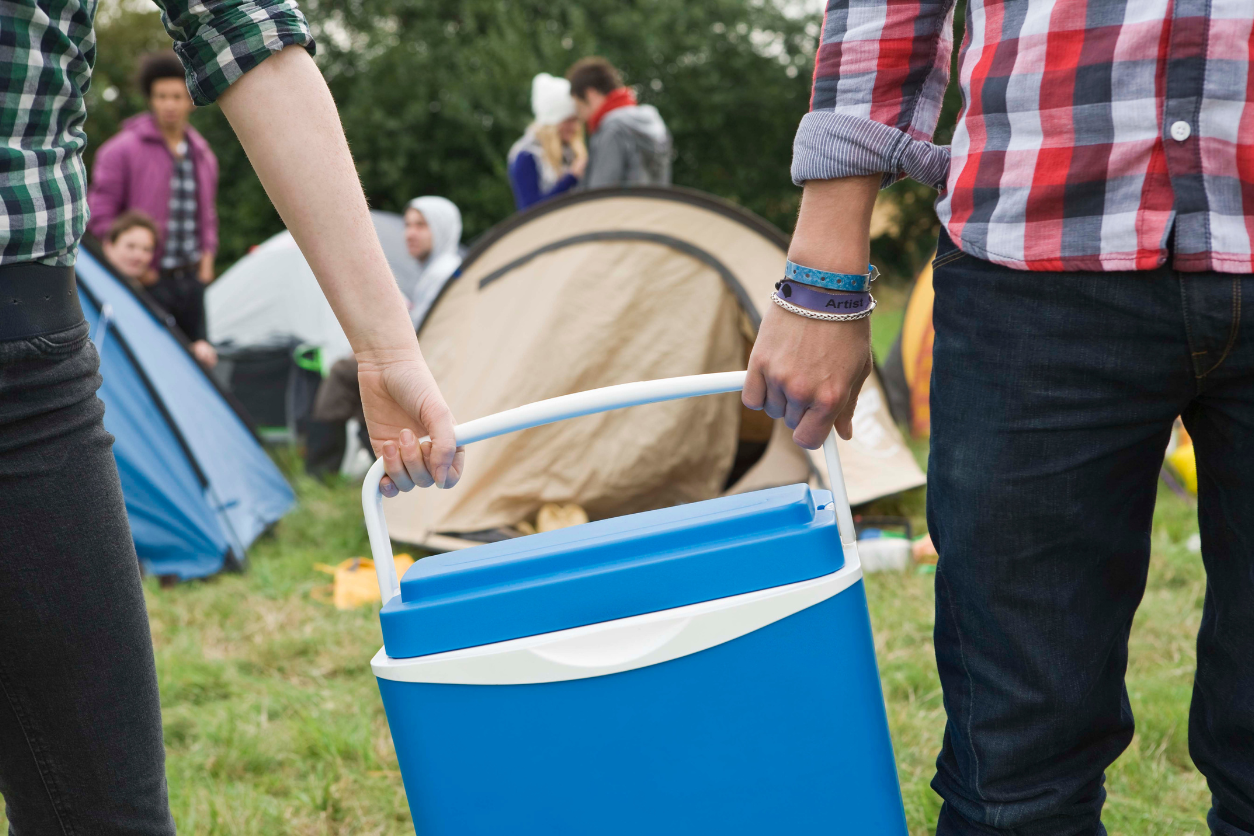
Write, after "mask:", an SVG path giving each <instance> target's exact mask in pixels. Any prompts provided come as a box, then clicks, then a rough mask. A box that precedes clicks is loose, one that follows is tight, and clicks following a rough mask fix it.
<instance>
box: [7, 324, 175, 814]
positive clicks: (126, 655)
mask: <svg viewBox="0 0 1254 836" xmlns="http://www.w3.org/2000/svg"><path fill="white" fill-rule="evenodd" d="M98 367H99V360H98V358H97V356H96V350H95V347H94V346H92V344H91V343H90V342H88V340H87V324H86V323H85V322H84V323H82V324H81V325H78V326H75V327H73V328H71V329H70V330H68V331H63V332H61V333H58V334H53V335H51V336H46V337H37V338H34V339H29V340H15V341H9V342H0V529H2V533H3V535H2V536H0V544H2V546H0V795H3V796H4V800H5V804H6V808H7V814H8V818H9V828H10V829H9V833H10V834H13V836H44V834H67V835H68V834H74V835H75V836H86V835H87V834H92V836H103V835H104V834H128V836H149V834H171V833H173V832H174V822H173V821H172V819H171V818H170V810H169V805H168V803H167V801H166V783H165V751H164V748H163V746H162V739H161V706H160V703H159V702H158V699H157V673H156V668H155V666H154V664H153V655H152V638H151V635H150V633H149V631H148V617H147V613H146V612H145V610H144V596H143V592H142V590H141V588H140V582H139V564H138V562H137V561H136V558H135V547H134V545H133V544H132V542H131V534H130V528H129V526H128V524H127V519H126V510H125V508H124V507H123V504H122V489H121V485H120V483H119V482H118V472H117V466H116V465H115V464H114V461H113V453H112V450H111V445H112V443H113V437H112V436H111V435H109V433H108V432H106V431H105V429H104V425H103V424H102V423H101V416H102V415H103V414H104V405H103V404H102V403H101V402H100V400H99V399H98V398H97V397H96V389H97V388H98V387H99V385H100V375H99V374H98V373H97V368H98Z"/></svg>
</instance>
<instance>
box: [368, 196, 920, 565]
mask: <svg viewBox="0 0 1254 836" xmlns="http://www.w3.org/2000/svg"><path fill="white" fill-rule="evenodd" d="M787 244H788V241H787V238H786V237H785V236H784V235H783V234H782V233H781V232H780V231H779V230H777V229H776V228H775V227H773V226H771V225H770V224H768V223H767V222H766V221H764V220H762V219H761V218H759V217H757V216H756V215H753V214H751V213H749V212H747V211H745V210H744V209H741V208H739V207H737V206H734V205H732V204H730V203H727V202H725V201H723V200H720V199H717V198H714V197H711V196H709V195H705V194H702V193H699V192H694V191H689V190H684V189H651V188H635V189H625V190H617V189H615V190H596V191H589V192H577V193H575V194H571V195H567V196H565V197H562V198H558V199H556V200H552V201H548V202H546V203H542V204H540V205H539V206H537V207H535V208H534V209H532V210H531V211H529V212H526V213H524V214H521V215H517V216H515V217H513V218H511V219H509V220H507V221H505V222H504V223H502V224H500V225H498V226H497V227H495V228H493V229H492V230H490V231H489V232H488V233H487V234H485V235H484V236H483V238H482V239H481V240H480V241H479V242H477V243H476V244H475V246H474V247H473V248H472V249H471V251H470V252H469V253H467V255H466V258H465V261H464V262H463V265H462V273H461V275H460V277H459V278H457V279H455V280H454V281H452V282H451V283H449V285H448V286H447V287H446V288H445V290H444V292H443V294H442V295H441V296H440V298H439V299H438V300H437V302H436V303H435V305H434V306H433V308H432V310H431V313H430V315H429V316H428V317H427V319H426V320H425V322H424V323H423V324H422V326H421V330H420V331H419V341H420V343H421V345H422V350H423V353H424V355H426V358H427V360H428V362H429V363H430V364H431V367H432V370H433V371H434V373H435V376H436V379H437V380H438V381H439V382H440V386H441V388H442V390H443V391H444V394H445V396H446V397H447V398H448V401H449V404H450V406H451V407H452V409H453V414H454V415H455V416H456V417H457V419H458V420H460V421H466V420H469V419H471V418H478V417H480V416H483V415H488V414H490V413H494V412H499V411H501V410H504V409H509V408H511V407H515V406H520V405H522V404H526V403H530V402H533V401H538V400H541V399H544V398H552V397H556V396H558V395H565V394H569V393H571V392H577V391H582V390H585V389H593V388H597V387H601V386H610V385H613V384H616V383H627V382H630V381H636V380H649V379H654V378H662V377H675V376H678V375H690V374H702V373H708V372H723V371H733V370H737V369H743V368H745V364H746V361H747V359H748V354H749V350H750V348H751V345H752V340H753V338H754V335H755V334H756V332H757V326H758V323H759V321H760V319H761V315H762V311H763V305H768V304H770V301H769V298H768V297H769V296H770V294H771V292H772V290H773V287H774V284H775V282H776V281H777V280H778V278H779V277H780V276H781V275H782V274H783V270H784V259H785V250H786V247H787ZM840 452H841V458H842V460H843V462H844V467H845V479H846V481H847V483H848V490H849V498H850V500H851V501H852V502H854V503H855V504H856V503H861V502H867V501H869V500H872V499H876V498H878V497H881V496H885V495H888V494H892V493H896V492H898V491H901V490H905V489H907V488H913V487H916V486H918V485H921V484H923V482H924V476H923V473H922V472H921V471H920V470H919V467H918V465H917V464H916V463H915V461H914V458H913V457H912V456H911V454H910V451H909V450H908V449H907V448H906V446H905V444H904V443H903V441H902V438H901V435H900V434H899V432H898V430H897V427H896V426H895V425H894V424H893V422H892V419H891V418H890V417H889V414H888V409H887V405H886V403H885V400H884V396H883V390H882V389H881V387H880V384H879V382H878V380H875V379H872V380H870V381H868V382H867V384H866V386H865V387H864V388H863V390H862V396H861V399H860V400H859V403H858V409H857V412H856V414H855V417H854V437H853V440H852V441H850V442H847V443H845V442H842V444H841V447H840ZM817 455H818V456H819V458H813V457H811V456H807V454H806V452H805V451H803V450H801V449H800V448H798V447H797V446H796V445H794V444H793V443H792V439H791V433H790V432H789V430H788V429H787V428H786V427H785V426H784V424H783V422H782V421H777V422H772V421H771V420H770V419H769V418H766V417H765V416H764V415H763V414H762V413H755V412H750V411H749V410H745V409H743V408H742V407H741V405H740V399H739V395H737V394H729V395H718V396H710V397H705V398H695V399H690V400H686V401H673V402H670V403H662V404H652V405H649V406H640V407H634V408H632V409H627V410H621V411H618V412H612V413H607V414H602V415H589V416H585V417H582V418H578V419H574V420H571V421H565V422H562V423H559V424H553V425H549V426H545V427H537V428H535V429H531V430H527V431H525V432H521V433H515V434H513V435H509V436H504V437H501V438H496V439H492V440H490V441H485V442H482V443H479V444H476V445H475V446H474V447H473V448H472V449H471V450H470V455H469V457H468V462H467V467H466V471H465V474H464V475H463V477H462V480H461V483H460V484H459V485H458V487H457V488H456V489H455V490H452V491H448V492H444V491H436V490H428V491H411V492H410V493H407V494H402V495H401V496H400V497H399V498H398V499H395V500H393V501H391V502H388V503H385V507H386V509H387V520H388V530H389V531H390V532H391V534H392V536H393V537H394V538H396V539H397V540H402V541H405V542H409V543H415V544H418V545H422V546H427V547H430V548H435V549H444V548H455V547H457V546H460V545H470V543H468V542H467V541H466V540H465V539H463V538H462V537H460V536H458V535H466V534H470V533H472V532H483V531H489V530H493V529H498V528H507V527H512V526H516V525H517V524H519V523H520V522H523V521H528V520H534V519H535V516H536V513H537V510H538V509H539V508H540V506H541V505H542V504H544V503H548V502H556V503H572V502H573V503H577V504H579V505H581V506H583V508H585V509H586V510H587V512H588V515H589V516H590V517H591V518H592V519H600V518H605V517H612V516H617V515H620V514H627V513H633V512H637V511H644V510H649V509H652V508H659V507H664V506H668V505H675V504H679V503H685V502H694V501H697V500H702V499H709V498H712V497H715V496H718V495H720V494H723V493H739V492H744V491H750V490H757V489H759V488H764V487H770V486H775V485H784V484H789V483H793V482H803V481H807V480H810V479H812V478H817V477H816V476H815V474H816V473H821V472H822V471H823V469H822V467H821V466H820V465H821V453H819V454H817Z"/></svg>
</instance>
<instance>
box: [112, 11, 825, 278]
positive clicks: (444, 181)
mask: <svg viewBox="0 0 1254 836" xmlns="http://www.w3.org/2000/svg"><path fill="white" fill-rule="evenodd" d="M109 2H110V0H105V3H103V4H102V9H103V8H104V7H105V6H107V5H109ZM112 2H113V3H114V4H117V3H119V2H121V0H112ZM128 2H129V0H128ZM301 5H302V8H303V9H304V10H305V13H306V15H307V16H308V18H309V20H310V21H311V23H312V25H313V26H314V28H315V34H316V37H317V40H318V53H319V54H318V62H319V65H320V66H321V68H322V70H323V72H324V74H325V75H326V77H327V80H328V82H329V83H330V85H331V90H332V92H333V93H334V95H335V97H336V100H337V102H338V104H339V107H340V111H341V113H342V115H343V119H344V126H345V130H346V132H347V134H348V139H349V143H350V144H351V145H352V148H353V154H354V157H355V158H356V160H357V163H358V170H359V171H360V173H361V178H362V182H363V184H364V186H365V188H366V194H367V196H368V197H369V199H370V202H371V205H372V206H375V207H376V208H379V209H387V210H391V211H399V210H400V209H402V208H403V207H404V205H405V202H406V201H408V200H409V199H410V198H411V197H414V196H416V195H420V194H441V195H444V196H446V197H448V198H450V199H451V200H453V201H454V202H456V203H457V204H458V206H460V207H461V209H462V212H463V214H464V217H465V225H466V235H467V239H468V240H469V239H470V238H472V237H473V236H475V235H478V234H480V233H482V232H483V231H484V230H486V229H487V228H488V227H490V226H492V225H493V224H495V223H497V222H498V221H500V220H502V219H504V218H505V217H506V216H508V215H509V214H510V213H511V212H512V211H513V197H512V195H511V193H510V189H509V183H508V180H507V178H506V174H505V167H506V160H505V156H506V153H507V152H508V150H509V147H510V145H511V144H513V142H514V140H515V139H517V138H518V137H519V136H520V135H521V134H522V132H523V130H524V128H525V127H526V126H527V124H528V122H529V121H530V85H531V77H532V76H533V75H534V74H535V73H538V72H550V73H553V74H562V73H564V72H565V70H566V68H567V67H568V66H569V65H570V64H572V63H573V62H574V61H575V60H576V59H577V58H579V57H581V56H583V55H588V54H600V55H605V56H606V57H607V58H609V59H610V60H611V61H613V62H615V63H616V64H617V65H618V66H619V67H620V68H621V69H622V70H623V74H624V76H625V77H626V79H627V82H628V83H629V84H631V85H633V86H635V87H636V89H637V91H638V93H639V95H640V98H641V100H642V101H645V102H648V103H650V104H654V105H656V106H657V107H658V109H659V110H661V112H662V114H663V117H664V118H665V119H666V120H667V123H668V124H669V126H670V128H671V131H672V132H673V133H674V135H675V145H676V148H677V151H678V155H679V156H678V158H677V159H676V161H675V182H676V183H678V184H680V185H686V186H692V187H694V188H698V189H703V190H705V191H709V192H713V193H715V194H719V195H722V196H724V197H727V198H729V199H732V200H735V201H737V202H739V203H741V204H743V205H745V206H747V207H748V208H750V209H752V210H754V211H755V212H758V213H760V214H762V215H764V216H765V217H767V218H768V219H770V220H771V221H773V222H774V223H776V224H778V225H779V226H781V227H782V228H784V229H791V228H792V220H793V215H794V214H795V212H796V206H797V201H798V199H799V197H800V192H799V190H797V189H796V188H795V187H794V186H793V185H792V184H791V182H790V181H789V178H788V165H789V161H790V159H791V147H792V135H793V132H794V131H795V129H796V125H797V122H798V120H799V119H800V118H801V115H802V114H803V113H805V110H806V107H807V104H808V99H809V76H810V69H811V66H812V62H813V54H814V43H815V38H816V36H817V34H818V23H817V20H816V19H815V18H814V17H813V16H809V17H797V16H795V15H788V14H785V13H783V12H781V11H780V10H779V9H778V7H777V6H776V5H774V4H773V3H767V2H763V0H706V2H703V3H700V4H684V3H673V2H667V0H629V1H628V2H624V0H546V1H545V2H542V1H541V0H431V2H416V0H370V2H364V1H363V0H306V2H302V4H301ZM101 24H102V25H101V28H100V31H99V42H100V54H101V63H100V64H99V65H98V66H100V67H101V68H102V69H103V68H104V67H105V66H106V65H107V66H108V68H109V69H108V75H107V77H108V79H109V81H108V84H107V85H105V84H103V83H102V84H101V85H100V86H101V88H103V87H105V86H114V87H116V88H118V89H119V90H123V89H125V90H126V91H128V92H129V91H130V89H131V85H130V79H131V77H133V74H134V69H133V67H134V60H135V56H136V55H137V54H138V53H139V52H141V51H143V50H145V49H147V48H148V47H147V44H148V43H149V42H148V41H144V42H143V44H142V45H141V44H139V43H138V40H139V39H140V32H141V30H142V31H143V32H144V33H147V34H152V33H155V35H153V37H155V38H157V40H158V41H159V42H161V43H164V40H163V37H164V36H161V35H160V25H159V21H158V18H157V16H156V15H155V14H154V15H145V14H144V13H143V12H140V11H134V10H129V7H128V10H127V11H125V12H122V11H119V12H117V13H111V14H108V15H105V14H103V13H102V15H101ZM106 54H107V56H108V57H107V58H106ZM97 81H100V76H98V77H97ZM92 95H93V100H92V102H91V106H92V107H94V108H97V109H100V100H99V99H98V98H97V97H98V96H100V95H101V91H100V90H98V89H97V87H96V85H95V84H93V88H92ZM108 104H110V105H112V106H113V107H112V109H111V110H110V112H109V114H107V115H106V114H102V115H101V118H98V119H95V121H94V122H93V123H92V124H91V126H90V128H89V130H90V132H89V136H90V137H91V140H92V142H93V143H96V142H99V141H100V140H101V139H103V138H106V137H107V136H108V135H109V134H110V133H111V132H112V130H113V129H115V127H116V125H117V123H118V121H119V116H121V115H124V114H125V113H129V112H133V111H134V110H137V109H139V108H140V107H142V101H140V100H138V99H137V98H136V99H128V100H126V101H123V98H122V96H119V97H118V98H117V99H114V100H113V101H112V102H109V103H108ZM193 123H194V124H195V125H196V127H197V128H198V129H199V130H200V131H201V132H202V133H204V134H205V137H206V138H207V139H208V140H209V142H210V143H211V144H212V145H213V148H214V150H215V152H216V153H217V155H218V158H219V160H220V162H221V164H222V181H221V193H220V195H219V199H218V205H219V210H220V215H221V217H222V230H221V237H222V248H221V253H220V258H219V261H220V264H221V265H222V266H225V265H226V264H229V263H230V261H232V260H234V259H235V258H238V257H239V256H240V255H242V254H243V253H244V252H246V251H247V249H248V247H249V246H251V245H253V244H256V243H258V242H260V241H261V240H263V239H264V238H265V237H267V236H268V235H270V234H273V233H274V232H276V231H278V230H280V229H282V225H281V223H280V221H279V219H278V216H277V215H276V214H275V212H274V210H273V209H272V208H271V207H270V204H269V202H268V201H267V200H266V199H265V194H264V192H263V191H262V189H261V185H260V183H259V182H258V181H257V179H256V177H255V176H254V175H253V173H252V169H251V167H250V166H249V164H248V161H247V159H246V158H245V156H244V154H243V151H242V149H240V147H239V144H238V143H237V142H236V141H235V139H234V137H233V135H232V133H231V130H230V126H229V125H228V124H227V123H226V120H225V118H224V117H223V116H222V114H221V111H220V110H218V108H203V109H201V110H199V111H197V113H196V114H195V115H194V116H193Z"/></svg>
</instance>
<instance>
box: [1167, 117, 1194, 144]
mask: <svg viewBox="0 0 1254 836" xmlns="http://www.w3.org/2000/svg"><path fill="white" fill-rule="evenodd" d="M1191 133H1193V129H1192V128H1190V127H1189V123H1188V122H1185V121H1184V120H1181V121H1179V122H1172V123H1171V138H1172V139H1174V140H1175V141H1176V142H1184V141H1185V140H1186V139H1188V138H1189V134H1191Z"/></svg>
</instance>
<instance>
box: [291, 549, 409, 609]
mask: <svg viewBox="0 0 1254 836" xmlns="http://www.w3.org/2000/svg"><path fill="white" fill-rule="evenodd" d="M392 559H393V560H394V561H395V563H396V576H397V577H398V578H399V577H403V576H404V575H405V570H407V569H408V568H409V567H410V566H413V565H414V559H413V558H412V557H410V556H409V555H407V554H398V555H396V556H395V557H393V558H392ZM314 568H315V569H317V570H318V571H319V572H326V573H327V574H328V575H331V576H332V578H333V580H332V581H331V583H329V584H327V585H325V586H318V587H315V588H314V589H312V590H311V591H310V593H309V594H310V595H312V596H313V598H314V600H316V601H322V602H323V603H324V604H335V608H336V609H337V610H351V609H353V608H355V607H360V606H361V605H363V604H370V603H375V602H378V601H379V600H380V596H379V582H378V580H377V579H376V577H375V573H374V561H373V560H370V559H369V558H365V557H350V558H349V559H348V560H345V561H341V562H340V564H339V565H338V566H328V565H327V564H325V563H315V564H314Z"/></svg>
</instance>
